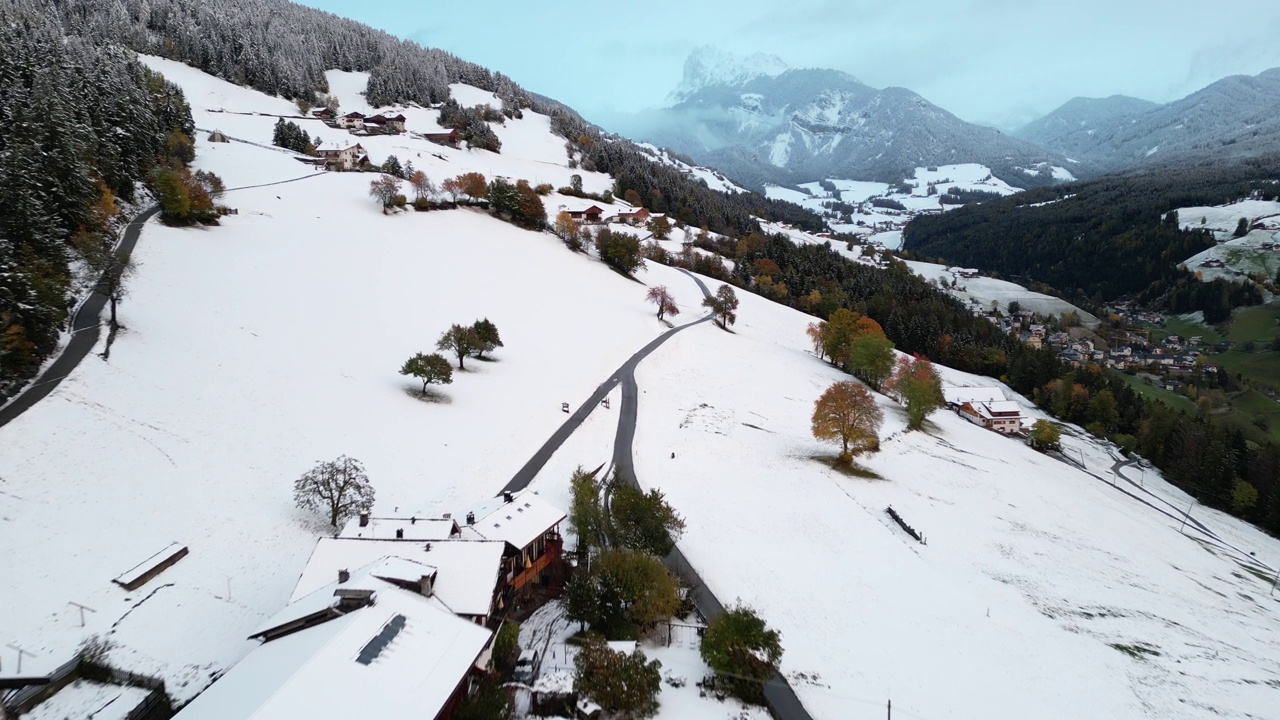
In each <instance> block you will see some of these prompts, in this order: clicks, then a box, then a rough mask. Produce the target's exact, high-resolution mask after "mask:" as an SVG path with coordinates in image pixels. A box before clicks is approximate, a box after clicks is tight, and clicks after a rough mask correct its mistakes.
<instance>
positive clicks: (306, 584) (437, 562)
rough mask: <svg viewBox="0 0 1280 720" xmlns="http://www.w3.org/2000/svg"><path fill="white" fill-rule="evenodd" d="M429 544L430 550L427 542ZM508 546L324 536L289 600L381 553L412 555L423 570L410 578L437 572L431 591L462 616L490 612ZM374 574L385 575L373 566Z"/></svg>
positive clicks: (400, 556) (373, 560)
mask: <svg viewBox="0 0 1280 720" xmlns="http://www.w3.org/2000/svg"><path fill="white" fill-rule="evenodd" d="M428 545H429V546H430V549H429V550H428V549H427V546H428ZM503 549H504V545H503V544H502V543H500V542H485V541H475V540H445V541H439V542H431V543H425V542H410V541H407V540H353V539H348V538H320V540H319V541H318V542H317V543H316V547H315V550H314V551H313V552H312V553H311V559H310V560H308V561H307V564H306V567H305V568H304V569H303V571H302V575H301V576H300V577H299V578H298V584H297V585H295V586H294V588H293V594H292V595H290V597H289V602H298V601H299V600H301V599H303V598H304V597H307V596H308V595H311V594H312V593H314V592H315V591H316V590H318V589H319V588H322V587H324V586H326V585H329V584H330V583H332V582H333V581H334V580H336V579H337V577H338V571H339V570H348V571H352V572H354V571H355V570H357V569H359V568H362V567H365V566H367V565H369V564H371V563H377V562H379V561H381V560H382V559H383V558H392V559H401V560H408V561H411V562H413V563H414V564H416V565H417V566H418V567H419V568H425V570H423V571H421V572H418V571H416V570H415V571H414V572H417V574H416V575H412V577H408V578H406V579H408V580H412V581H413V582H417V581H418V580H419V579H420V578H421V577H422V575H431V574H433V573H434V574H435V582H434V584H433V586H432V592H433V593H434V594H435V595H436V596H437V597H439V598H440V601H441V602H443V603H444V604H445V605H447V606H448V607H449V609H450V610H452V611H453V612H455V613H458V614H460V615H477V616H487V615H488V614H489V612H490V605H492V603H493V588H494V586H495V585H497V582H498V572H499V570H500V565H501V563H502V553H503ZM370 574H371V575H374V576H376V577H381V578H387V577H388V575H386V574H384V572H380V571H378V570H374V571H372V572H371V573H370Z"/></svg>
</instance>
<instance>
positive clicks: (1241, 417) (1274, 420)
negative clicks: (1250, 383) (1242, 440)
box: [1221, 390, 1280, 442]
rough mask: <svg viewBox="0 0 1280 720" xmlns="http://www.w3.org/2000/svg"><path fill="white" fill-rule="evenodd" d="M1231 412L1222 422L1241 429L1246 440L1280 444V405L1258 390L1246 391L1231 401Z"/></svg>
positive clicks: (1225, 415) (1222, 418) (1222, 417)
mask: <svg viewBox="0 0 1280 720" xmlns="http://www.w3.org/2000/svg"><path fill="white" fill-rule="evenodd" d="M1230 407H1231V410H1230V411H1229V412H1228V413H1226V414H1224V415H1223V416H1221V421H1222V422H1223V423H1225V424H1227V425H1231V426H1232V427H1235V428H1239V430H1240V431H1241V432H1243V433H1244V435H1245V437H1246V438H1249V439H1251V440H1257V441H1260V442H1265V441H1270V442H1280V403H1277V402H1276V401H1275V400H1272V399H1271V398H1269V397H1267V396H1266V395H1263V394H1262V393H1260V392H1258V391H1257V390H1246V391H1245V392H1243V393H1241V394H1239V395H1237V396H1236V397H1234V398H1232V399H1231V406H1230Z"/></svg>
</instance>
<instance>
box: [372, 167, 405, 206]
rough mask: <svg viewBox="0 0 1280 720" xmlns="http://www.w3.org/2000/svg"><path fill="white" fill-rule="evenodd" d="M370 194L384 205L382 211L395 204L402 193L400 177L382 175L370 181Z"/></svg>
mask: <svg viewBox="0 0 1280 720" xmlns="http://www.w3.org/2000/svg"><path fill="white" fill-rule="evenodd" d="M369 194H370V195H371V196H373V198H374V199H375V200H377V201H378V203H379V204H380V205H382V211H383V212H386V211H387V208H389V207H391V206H392V205H394V204H395V201H396V196H397V195H399V194H400V179H399V178H397V177H393V176H391V175H381V176H379V177H378V179H377V180H374V181H372V182H370V183H369Z"/></svg>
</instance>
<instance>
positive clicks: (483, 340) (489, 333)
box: [471, 318, 505, 357]
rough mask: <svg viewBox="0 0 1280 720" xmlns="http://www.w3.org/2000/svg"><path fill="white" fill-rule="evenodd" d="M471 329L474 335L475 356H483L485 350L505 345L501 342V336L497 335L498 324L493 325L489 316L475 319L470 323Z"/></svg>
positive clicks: (492, 349) (491, 350)
mask: <svg viewBox="0 0 1280 720" xmlns="http://www.w3.org/2000/svg"><path fill="white" fill-rule="evenodd" d="M471 330H472V332H474V333H475V337H476V348H475V355H476V357H484V354H485V353H487V352H493V351H494V350H496V349H498V348H500V347H505V346H504V345H503V344H502V337H501V336H499V335H498V326H497V325H494V324H493V322H492V321H491V320H489V318H485V319H483V320H477V321H475V322H474V323H472V325H471Z"/></svg>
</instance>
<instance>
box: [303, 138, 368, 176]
mask: <svg viewBox="0 0 1280 720" xmlns="http://www.w3.org/2000/svg"><path fill="white" fill-rule="evenodd" d="M316 155H317V156H318V157H319V158H320V159H321V160H323V161H324V164H325V167H327V168H329V169H330V170H353V169H355V168H357V167H360V165H361V164H362V162H361V161H362V160H363V161H365V162H367V161H368V159H367V156H366V155H365V153H364V147H363V146H362V145H360V143H356V144H355V145H348V146H345V147H344V146H341V145H332V144H324V145H321V146H320V147H318V148H316Z"/></svg>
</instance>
